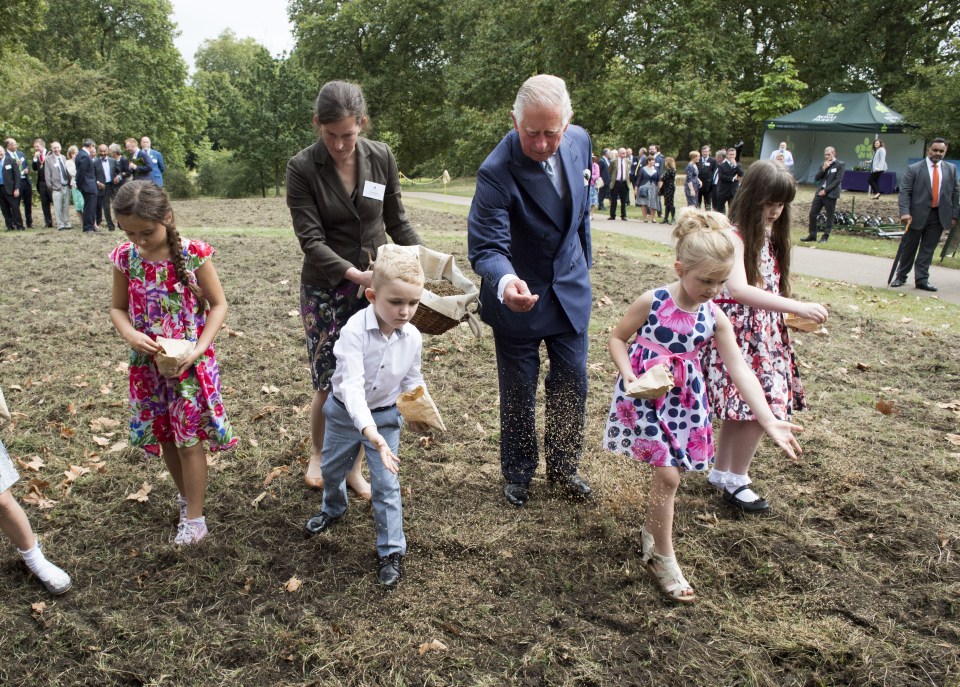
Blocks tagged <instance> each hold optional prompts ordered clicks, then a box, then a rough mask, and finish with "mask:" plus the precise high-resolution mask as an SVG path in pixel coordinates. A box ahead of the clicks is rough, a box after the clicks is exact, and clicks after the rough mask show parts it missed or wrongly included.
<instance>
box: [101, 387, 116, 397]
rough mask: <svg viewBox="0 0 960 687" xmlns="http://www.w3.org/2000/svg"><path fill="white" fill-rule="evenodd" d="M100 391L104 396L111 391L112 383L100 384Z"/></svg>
mask: <svg viewBox="0 0 960 687" xmlns="http://www.w3.org/2000/svg"><path fill="white" fill-rule="evenodd" d="M100 393H101V394H103V395H104V396H106V395H107V394H111V393H113V384H101V385H100Z"/></svg>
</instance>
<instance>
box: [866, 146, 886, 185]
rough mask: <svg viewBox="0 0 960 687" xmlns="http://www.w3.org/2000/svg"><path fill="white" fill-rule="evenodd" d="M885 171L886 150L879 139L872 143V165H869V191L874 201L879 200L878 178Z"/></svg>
mask: <svg viewBox="0 0 960 687" xmlns="http://www.w3.org/2000/svg"><path fill="white" fill-rule="evenodd" d="M886 171H887V149H886V148H884V147H883V141H881V140H880V139H879V138H878V139H877V140H876V141H874V142H873V163H872V164H871V165H870V191H871V192H873V193H874V194H876V195H874V196H873V199H874V200H879V199H880V177H881V176H883V173H884V172H886Z"/></svg>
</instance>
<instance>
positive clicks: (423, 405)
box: [397, 385, 447, 432]
mask: <svg viewBox="0 0 960 687" xmlns="http://www.w3.org/2000/svg"><path fill="white" fill-rule="evenodd" d="M397 410H399V411H400V414H401V415H403V419H404V420H405V421H407V422H422V423H423V424H425V425H429V426H430V427H436V428H437V429H439V430H440V431H441V432H446V431H447V426H446V425H445V424H443V418H442V417H440V411H439V410H438V409H437V404H436V403H434V402H433V399H432V398H431V397H430V392H429V391H427V387H425V386H423V385H420V386H418V387H417V388H415V389H413V390H412V391H404V392H402V393H401V394H400V395H399V396H398V397H397Z"/></svg>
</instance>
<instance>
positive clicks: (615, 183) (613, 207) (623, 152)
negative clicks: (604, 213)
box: [607, 148, 630, 220]
mask: <svg viewBox="0 0 960 687" xmlns="http://www.w3.org/2000/svg"><path fill="white" fill-rule="evenodd" d="M628 184H630V159H629V158H628V157H627V149H626V148H620V149H618V150H617V157H616V158H615V159H614V160H613V161H612V162H611V163H610V217H608V218H607V219H616V218H617V201H618V200H619V201H620V219H622V220H626V219H627V204H628V203H629V202H630V187H629V186H628Z"/></svg>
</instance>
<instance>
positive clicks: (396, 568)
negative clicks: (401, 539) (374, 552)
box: [377, 553, 403, 589]
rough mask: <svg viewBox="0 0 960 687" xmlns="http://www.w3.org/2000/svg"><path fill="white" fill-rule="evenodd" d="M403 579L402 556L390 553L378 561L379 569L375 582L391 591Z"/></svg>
mask: <svg viewBox="0 0 960 687" xmlns="http://www.w3.org/2000/svg"><path fill="white" fill-rule="evenodd" d="M402 577H403V555H402V554H399V553H391V554H390V555H389V556H384V557H383V558H381V559H380V567H379V568H377V581H378V582H379V583H380V584H381V585H383V586H384V587H387V588H388V589H392V588H393V587H396V586H397V585H398V584H400V578H402Z"/></svg>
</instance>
